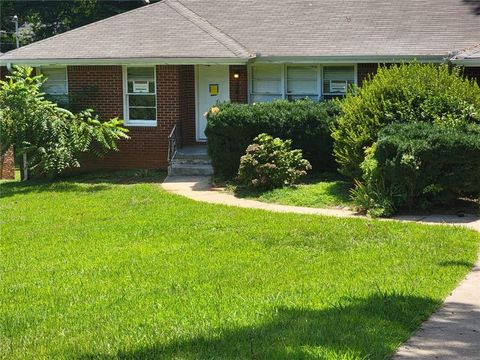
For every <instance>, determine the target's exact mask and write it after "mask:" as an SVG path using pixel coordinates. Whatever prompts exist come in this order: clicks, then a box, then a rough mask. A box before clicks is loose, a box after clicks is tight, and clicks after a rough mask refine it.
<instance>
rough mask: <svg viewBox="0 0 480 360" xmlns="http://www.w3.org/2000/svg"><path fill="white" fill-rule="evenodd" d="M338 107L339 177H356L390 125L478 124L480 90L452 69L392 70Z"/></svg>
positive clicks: (416, 66)
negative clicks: (365, 151)
mask: <svg viewBox="0 0 480 360" xmlns="http://www.w3.org/2000/svg"><path fill="white" fill-rule="evenodd" d="M340 107H341V115H340V116H339V118H338V121H336V122H335V124H334V126H333V128H334V131H333V134H332V136H333V138H334V139H335V145H334V152H335V157H336V160H337V162H338V164H339V165H340V172H341V173H343V174H344V175H347V176H350V177H352V178H356V177H359V176H360V174H361V170H360V164H361V163H362V161H363V159H364V150H365V148H366V147H369V146H372V144H373V143H374V142H375V141H377V137H378V132H379V131H380V130H381V129H382V128H383V127H385V126H386V125H388V124H390V123H408V122H418V121H424V122H428V123H452V122H467V123H480V87H479V86H478V84H477V83H476V82H474V81H473V80H468V79H465V78H463V77H462V74H461V70H460V68H455V67H454V68H451V67H449V66H448V65H442V66H438V65H435V64H418V63H412V64H402V65H391V66H388V67H381V68H380V69H379V71H378V73H377V74H376V75H375V76H374V77H372V78H369V79H368V80H367V81H365V82H364V83H363V86H362V87H361V88H359V89H357V91H356V92H355V93H353V92H352V93H349V94H347V96H346V98H345V99H344V100H343V101H342V102H341V105H340Z"/></svg>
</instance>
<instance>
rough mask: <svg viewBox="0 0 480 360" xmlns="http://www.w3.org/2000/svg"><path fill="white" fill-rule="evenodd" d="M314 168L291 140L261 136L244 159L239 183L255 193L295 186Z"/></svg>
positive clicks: (248, 149) (239, 171)
mask: <svg viewBox="0 0 480 360" xmlns="http://www.w3.org/2000/svg"><path fill="white" fill-rule="evenodd" d="M310 169H311V166H310V163H309V162H308V160H305V159H303V157H302V151H301V150H292V141H291V140H285V141H283V140H281V139H279V138H275V139H274V138H273V137H271V136H270V135H267V134H260V135H258V136H257V137H256V138H255V139H254V143H253V144H251V145H249V146H248V147H247V151H246V155H244V156H242V158H241V159H240V168H239V170H238V180H239V181H240V182H241V183H243V184H244V185H247V186H249V187H251V188H253V189H258V190H268V189H273V188H279V187H283V186H285V185H293V184H294V183H295V182H296V181H297V180H298V178H299V177H301V176H303V175H306V174H307V170H310Z"/></svg>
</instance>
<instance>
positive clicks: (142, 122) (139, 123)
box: [122, 65, 158, 127]
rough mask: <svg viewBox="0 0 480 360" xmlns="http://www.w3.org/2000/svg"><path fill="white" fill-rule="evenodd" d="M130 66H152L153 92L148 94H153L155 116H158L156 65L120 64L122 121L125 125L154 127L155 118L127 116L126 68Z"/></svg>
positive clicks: (155, 124) (155, 123)
mask: <svg viewBox="0 0 480 360" xmlns="http://www.w3.org/2000/svg"><path fill="white" fill-rule="evenodd" d="M130 67H149V68H153V78H154V80H155V87H154V89H155V93H154V94H149V95H155V117H156V118H158V98H157V67H156V66H154V65H153V66H152V65H132V66H130V65H124V66H122V78H123V79H122V83H123V121H124V125H125V126H127V127H135V126H138V127H156V126H157V119H155V120H130V119H129V117H130V115H129V111H128V110H129V104H128V95H131V94H129V93H128V75H127V70H128V68H130Z"/></svg>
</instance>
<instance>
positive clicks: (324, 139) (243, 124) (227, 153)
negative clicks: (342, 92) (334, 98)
mask: <svg viewBox="0 0 480 360" xmlns="http://www.w3.org/2000/svg"><path fill="white" fill-rule="evenodd" d="M337 111H338V110H337V108H336V105H335V104H334V103H333V102H324V103H317V102H314V101H311V100H298V101H294V102H290V101H286V100H277V101H273V102H271V103H258V104H253V105H248V104H233V103H224V104H219V105H218V107H215V108H212V109H211V110H210V111H209V113H208V116H207V117H208V125H207V129H206V134H207V137H208V150H209V154H210V157H211V159H212V164H213V167H214V170H215V173H216V174H217V175H220V176H222V177H225V178H233V177H235V176H236V174H237V171H238V167H239V165H240V158H241V157H242V156H243V155H244V154H245V150H246V148H247V147H248V146H249V145H250V144H251V143H252V142H253V139H254V138H255V137H257V136H258V135H259V134H261V133H268V134H269V135H271V136H273V137H278V138H281V139H284V140H287V139H291V140H292V147H293V148H296V149H301V150H302V152H303V156H304V157H305V158H306V159H307V160H308V161H309V162H310V163H311V165H312V168H313V171H316V172H320V171H326V170H332V169H335V166H336V165H335V161H334V159H333V156H332V149H333V140H332V138H331V135H330V125H331V123H332V121H333V118H334V115H335V114H336V112H337Z"/></svg>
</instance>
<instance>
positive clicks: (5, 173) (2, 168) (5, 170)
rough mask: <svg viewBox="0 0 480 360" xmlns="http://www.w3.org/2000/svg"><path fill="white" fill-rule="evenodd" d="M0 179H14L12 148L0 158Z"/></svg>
mask: <svg viewBox="0 0 480 360" xmlns="http://www.w3.org/2000/svg"><path fill="white" fill-rule="evenodd" d="M0 179H15V163H14V160H13V147H10V149H8V151H7V152H6V153H5V154H3V155H1V156H0Z"/></svg>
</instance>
